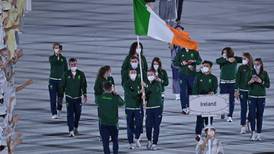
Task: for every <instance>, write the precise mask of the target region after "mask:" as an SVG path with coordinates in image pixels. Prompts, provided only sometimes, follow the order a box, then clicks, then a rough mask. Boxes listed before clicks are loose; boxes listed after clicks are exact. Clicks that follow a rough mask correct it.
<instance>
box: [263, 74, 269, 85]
mask: <svg viewBox="0 0 274 154" xmlns="http://www.w3.org/2000/svg"><path fill="white" fill-rule="evenodd" d="M263 85H264V87H266V88H269V87H270V80H269V76H268V73H267V72H265V77H264V80H263Z"/></svg>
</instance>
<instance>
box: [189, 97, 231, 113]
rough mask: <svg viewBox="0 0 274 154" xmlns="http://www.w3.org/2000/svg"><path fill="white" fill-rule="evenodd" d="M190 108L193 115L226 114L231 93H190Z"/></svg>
mask: <svg viewBox="0 0 274 154" xmlns="http://www.w3.org/2000/svg"><path fill="white" fill-rule="evenodd" d="M189 110H190V114H191V115H204V116H207V115H221V114H226V113H228V110H229V95H228V94H218V95H190V96H189Z"/></svg>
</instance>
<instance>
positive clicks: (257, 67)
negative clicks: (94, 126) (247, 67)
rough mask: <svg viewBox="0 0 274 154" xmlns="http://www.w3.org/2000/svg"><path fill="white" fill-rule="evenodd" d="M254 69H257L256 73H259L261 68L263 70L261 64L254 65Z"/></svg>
mask: <svg viewBox="0 0 274 154" xmlns="http://www.w3.org/2000/svg"><path fill="white" fill-rule="evenodd" d="M254 69H255V71H256V73H257V74H259V73H260V70H261V65H254Z"/></svg>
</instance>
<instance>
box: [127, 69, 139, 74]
mask: <svg viewBox="0 0 274 154" xmlns="http://www.w3.org/2000/svg"><path fill="white" fill-rule="evenodd" d="M131 71H135V72H136V73H138V72H137V70H135V69H133V68H131V69H129V70H128V74H130V72H131Z"/></svg>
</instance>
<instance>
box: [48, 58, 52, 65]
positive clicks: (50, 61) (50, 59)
mask: <svg viewBox="0 0 274 154" xmlns="http://www.w3.org/2000/svg"><path fill="white" fill-rule="evenodd" d="M49 63H50V64H51V63H52V57H51V56H49Z"/></svg>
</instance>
